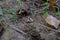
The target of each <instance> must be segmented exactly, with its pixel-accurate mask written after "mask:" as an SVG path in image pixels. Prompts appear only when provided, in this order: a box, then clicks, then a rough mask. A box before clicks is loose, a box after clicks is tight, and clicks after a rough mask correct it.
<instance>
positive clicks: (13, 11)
mask: <svg viewBox="0 0 60 40" xmlns="http://www.w3.org/2000/svg"><path fill="white" fill-rule="evenodd" d="M6 13H7V14H11V13H12V14H16V11H15V10H14V9H13V8H10V9H8V10H7V11H6Z"/></svg>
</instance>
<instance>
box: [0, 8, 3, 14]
mask: <svg viewBox="0 0 60 40" xmlns="http://www.w3.org/2000/svg"><path fill="white" fill-rule="evenodd" d="M0 15H3V12H2V8H1V7H0Z"/></svg>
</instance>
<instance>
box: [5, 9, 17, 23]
mask: <svg viewBox="0 0 60 40" xmlns="http://www.w3.org/2000/svg"><path fill="white" fill-rule="evenodd" d="M6 13H7V14H13V15H12V18H11V21H15V22H17V19H18V18H17V15H16V11H15V10H14V9H13V8H10V9H8V10H7V11H6Z"/></svg>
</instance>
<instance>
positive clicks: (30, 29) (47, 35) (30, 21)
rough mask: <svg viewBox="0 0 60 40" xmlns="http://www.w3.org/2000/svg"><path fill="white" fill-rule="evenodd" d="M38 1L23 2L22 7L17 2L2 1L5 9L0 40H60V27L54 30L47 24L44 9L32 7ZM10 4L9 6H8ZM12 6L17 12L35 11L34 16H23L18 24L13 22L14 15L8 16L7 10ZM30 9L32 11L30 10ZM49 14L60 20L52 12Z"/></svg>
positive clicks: (0, 0)
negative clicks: (21, 10) (22, 10)
mask: <svg viewBox="0 0 60 40" xmlns="http://www.w3.org/2000/svg"><path fill="white" fill-rule="evenodd" d="M35 1H36V0H26V1H24V0H22V6H21V7H18V6H17V0H0V6H1V7H2V9H3V16H0V19H3V21H2V22H0V23H1V25H2V26H0V29H2V28H3V30H2V32H1V31H0V35H1V36H0V40H60V26H59V28H58V29H53V28H51V27H50V25H48V24H47V23H46V22H45V17H44V16H43V15H42V14H43V13H42V12H43V11H42V8H40V7H39V5H40V4H39V3H38V5H37V7H32V6H33V4H32V3H34V2H35ZM59 3H60V1H59V2H58V4H59ZM7 4H8V5H7ZM10 6H12V8H14V9H15V10H16V11H18V10H20V9H25V10H27V11H28V12H29V11H30V10H33V15H28V16H22V18H19V19H18V22H17V23H16V22H11V21H10V18H11V17H12V14H6V10H7V9H8V8H9V7H10ZM28 9H30V10H28ZM49 14H51V15H52V16H54V17H56V18H57V19H59V20H60V16H55V14H54V13H53V12H52V11H49Z"/></svg>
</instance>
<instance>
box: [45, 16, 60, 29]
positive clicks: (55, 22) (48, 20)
mask: <svg viewBox="0 0 60 40" xmlns="http://www.w3.org/2000/svg"><path fill="white" fill-rule="evenodd" d="M45 21H46V23H48V24H49V25H51V26H53V27H54V28H58V26H59V24H60V21H59V20H58V19H56V18H55V17H53V16H52V15H48V16H47V18H46V19H45Z"/></svg>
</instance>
